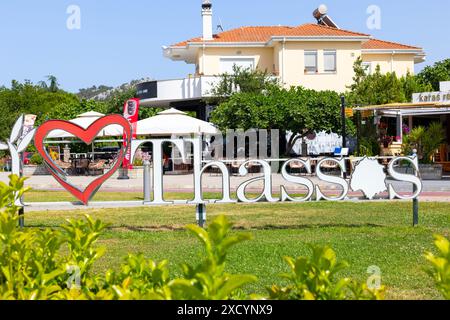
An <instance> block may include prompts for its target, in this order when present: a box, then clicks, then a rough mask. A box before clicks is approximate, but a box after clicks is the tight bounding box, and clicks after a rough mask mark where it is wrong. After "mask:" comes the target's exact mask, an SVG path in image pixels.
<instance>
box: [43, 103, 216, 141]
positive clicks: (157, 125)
mask: <svg viewBox="0 0 450 320" xmlns="http://www.w3.org/2000/svg"><path fill="white" fill-rule="evenodd" d="M104 116H105V115H104V114H102V113H98V112H94V111H90V112H86V113H83V114H80V115H79V116H78V117H77V118H75V119H72V120H70V122H72V123H74V124H76V125H79V126H80V127H82V128H84V129H87V128H88V127H89V126H90V125H91V124H92V123H94V122H95V121H96V120H98V119H100V118H101V117H104ZM217 132H218V130H217V129H216V127H214V126H213V125H212V124H210V123H208V122H205V121H202V120H199V119H195V118H193V117H190V116H188V115H187V114H186V113H184V112H182V111H179V110H176V109H169V110H166V111H163V112H160V113H158V115H157V116H154V117H151V118H148V119H144V120H141V121H139V122H138V123H137V135H138V136H171V135H184V134H195V133H201V134H216V133H217ZM122 135H123V129H122V127H121V126H119V125H110V126H107V127H105V129H103V130H102V131H101V132H100V133H99V134H98V137H121V136H122ZM47 138H49V139H54V138H73V135H71V134H70V133H68V132H66V131H64V130H55V131H52V132H50V134H49V135H48V136H47Z"/></svg>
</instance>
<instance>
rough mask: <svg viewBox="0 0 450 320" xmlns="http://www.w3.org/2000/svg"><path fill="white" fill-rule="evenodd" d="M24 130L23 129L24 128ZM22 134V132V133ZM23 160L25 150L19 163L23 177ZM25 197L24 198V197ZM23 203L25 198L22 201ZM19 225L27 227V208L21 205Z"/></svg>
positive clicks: (20, 173) (20, 174)
mask: <svg viewBox="0 0 450 320" xmlns="http://www.w3.org/2000/svg"><path fill="white" fill-rule="evenodd" d="M22 130H23V129H22ZM21 135H22V133H21ZM23 162H24V154H23V152H22V153H21V154H20V164H19V166H20V167H19V176H20V178H22V177H23ZM22 199H23V198H22ZM21 202H22V204H23V200H22V201H21ZM19 227H20V228H21V229H23V228H24V227H25V208H24V207H21V208H20V209H19Z"/></svg>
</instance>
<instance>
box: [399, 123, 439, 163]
mask: <svg viewBox="0 0 450 320" xmlns="http://www.w3.org/2000/svg"><path fill="white" fill-rule="evenodd" d="M444 141H445V130H444V128H443V127H442V125H441V124H440V123H438V122H433V123H432V124H430V126H429V127H427V128H425V127H422V126H419V127H417V128H414V129H412V130H411V132H410V133H409V134H408V135H406V136H405V137H404V138H403V146H402V149H403V150H402V152H403V154H406V155H410V154H412V150H413V149H416V150H417V154H418V156H419V161H420V162H421V163H424V164H429V163H432V162H433V160H434V159H433V156H434V154H435V153H436V151H437V149H438V148H439V147H440V145H441V144H442V143H443V142H444Z"/></svg>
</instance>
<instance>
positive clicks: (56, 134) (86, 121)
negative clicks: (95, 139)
mask: <svg viewBox="0 0 450 320" xmlns="http://www.w3.org/2000/svg"><path fill="white" fill-rule="evenodd" d="M104 116H105V115H104V114H102V113H99V112H95V111H89V112H86V113H83V114H80V115H78V117H77V118H75V119H72V120H70V122H72V123H73V124H76V125H78V126H80V127H82V128H84V129H87V128H88V127H89V126H90V125H91V124H93V123H94V122H95V121H97V120H98V119H100V118H102V117H104ZM122 135H123V129H122V127H121V126H119V125H116V124H114V125H110V126H107V127H105V128H104V129H103V130H102V131H101V132H99V134H98V136H99V137H114V136H122ZM73 137H74V136H73V135H71V134H70V133H68V132H66V131H64V130H54V131H52V132H50V134H49V135H48V136H47V138H49V139H54V138H73Z"/></svg>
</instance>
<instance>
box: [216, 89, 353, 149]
mask: <svg viewBox="0 0 450 320" xmlns="http://www.w3.org/2000/svg"><path fill="white" fill-rule="evenodd" d="M212 122H213V123H215V124H216V125H218V127H219V128H220V129H221V130H223V131H225V130H226V129H243V130H248V129H252V128H257V129H279V130H281V131H283V132H286V131H291V132H292V133H293V135H292V136H291V138H290V141H289V142H288V147H287V153H290V151H291V150H292V148H293V146H294V145H295V143H296V142H297V141H298V140H299V139H302V138H304V137H306V136H307V135H308V134H310V133H314V132H319V131H326V132H328V133H331V132H335V133H341V132H342V119H341V109H340V96H339V94H338V93H336V92H333V91H321V92H318V91H314V90H308V89H304V88H302V87H297V88H295V87H292V88H291V89H289V90H286V89H282V88H278V87H272V88H270V89H269V90H267V91H265V92H263V93H247V92H240V93H235V94H233V95H232V96H231V97H230V98H229V99H228V100H227V101H225V102H223V103H221V104H220V105H219V106H218V107H217V108H216V110H215V111H214V112H213V114H212ZM347 124H348V127H349V128H350V129H349V132H351V131H353V130H354V126H353V124H352V123H351V121H348V122H347Z"/></svg>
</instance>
